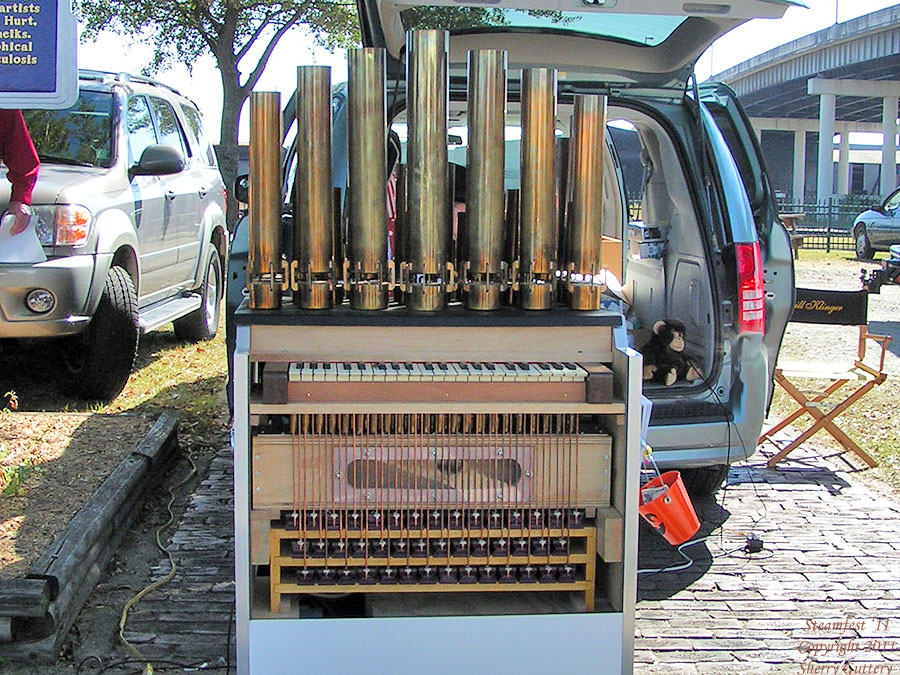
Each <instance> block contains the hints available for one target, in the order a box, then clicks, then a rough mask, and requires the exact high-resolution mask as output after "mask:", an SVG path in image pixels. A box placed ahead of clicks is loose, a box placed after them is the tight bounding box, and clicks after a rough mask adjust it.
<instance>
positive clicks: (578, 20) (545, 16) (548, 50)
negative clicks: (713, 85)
mask: <svg viewBox="0 0 900 675" xmlns="http://www.w3.org/2000/svg"><path fill="white" fill-rule="evenodd" d="M797 4H799V3H796V2H792V1H791V0H734V1H731V2H680V1H679V2H674V1H672V0H559V1H558V0H503V1H502V2H457V1H456V0H430V1H429V2H425V3H422V2H405V1H403V0H401V1H400V2H396V1H395V0H358V5H359V13H360V24H361V30H362V38H363V44H364V45H365V46H369V47H384V48H386V49H387V51H388V54H389V57H390V58H391V59H392V60H393V61H394V62H395V63H399V61H400V60H401V59H402V53H403V51H404V45H405V32H406V31H407V30H410V29H414V28H440V29H445V30H449V31H450V35H451V39H450V62H451V69H456V68H464V66H465V62H466V52H467V51H468V50H470V49H478V48H491V49H504V50H506V51H507V52H508V53H509V67H510V70H511V71H513V70H515V69H516V68H523V67H529V66H549V67H554V66H555V67H557V68H559V69H561V70H562V71H564V72H560V74H559V79H560V83H561V86H563V87H566V86H568V87H571V88H573V89H576V88H577V87H578V85H579V83H582V82H594V83H596V82H597V81H602V82H603V83H605V84H606V85H607V86H608V89H609V90H610V91H611V92H616V91H621V90H624V89H651V90H655V91H657V92H659V93H662V92H669V95H671V96H679V97H680V95H681V94H683V92H684V89H685V84H686V82H687V80H688V78H689V77H690V75H691V73H692V71H693V66H694V63H695V61H696V60H697V58H698V57H699V56H700V55H701V54H702V53H703V52H704V51H705V50H706V48H707V47H709V45H711V44H712V43H713V41H715V40H716V39H717V38H719V37H720V36H722V35H724V34H725V33H727V32H728V31H730V30H731V29H733V28H735V27H737V26H739V25H740V24H742V23H744V22H746V21H748V20H750V19H755V18H780V17H781V16H782V15H783V14H784V12H785V10H786V9H787V8H788V7H790V6H792V5H797ZM511 74H512V73H511Z"/></svg>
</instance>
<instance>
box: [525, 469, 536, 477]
mask: <svg viewBox="0 0 900 675" xmlns="http://www.w3.org/2000/svg"><path fill="white" fill-rule="evenodd" d="M533 475H534V474H533V473H532V472H531V469H528V471H526V472H525V476H526V477H527V478H531V477H532V476H533Z"/></svg>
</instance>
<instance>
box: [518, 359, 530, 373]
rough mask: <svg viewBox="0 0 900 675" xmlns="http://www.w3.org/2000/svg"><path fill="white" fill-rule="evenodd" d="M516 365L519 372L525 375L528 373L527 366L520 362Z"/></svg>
mask: <svg viewBox="0 0 900 675" xmlns="http://www.w3.org/2000/svg"><path fill="white" fill-rule="evenodd" d="M516 365H517V366H518V367H519V370H522V371H524V372H526V373H527V372H528V364H527V363H522V362H521V361H519V362H518V363H517V364H516Z"/></svg>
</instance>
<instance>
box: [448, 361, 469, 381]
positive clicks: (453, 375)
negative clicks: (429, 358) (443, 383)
mask: <svg viewBox="0 0 900 675" xmlns="http://www.w3.org/2000/svg"><path fill="white" fill-rule="evenodd" d="M447 368H449V369H450V381H451V382H465V379H466V378H465V375H463V373H462V371H461V370H460V369H459V364H457V363H448V364H447Z"/></svg>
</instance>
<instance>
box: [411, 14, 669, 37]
mask: <svg viewBox="0 0 900 675" xmlns="http://www.w3.org/2000/svg"><path fill="white" fill-rule="evenodd" d="M685 18H686V17H683V16H651V15H639V14H601V13H598V12H559V11H551V10H535V9H529V10H523V9H506V8H499V7H437V6H428V7H413V8H410V9H405V10H403V11H402V12H400V20H401V21H402V22H403V28H404V30H410V29H413V28H442V29H444V30H449V31H450V32H451V33H456V34H459V33H482V32H484V33H486V32H491V31H504V30H517V31H528V30H534V31H540V32H542V33H544V32H548V31H549V32H555V33H565V34H569V35H580V36H587V37H605V38H612V39H614V40H621V41H623V42H629V43H633V44H639V45H647V46H650V47H652V46H655V45H658V44H660V43H661V42H663V41H665V39H666V38H668V37H669V36H670V35H671V34H672V33H673V32H674V31H675V29H677V28H678V26H680V25H681V24H682V23H683V22H684V21H685Z"/></svg>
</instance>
